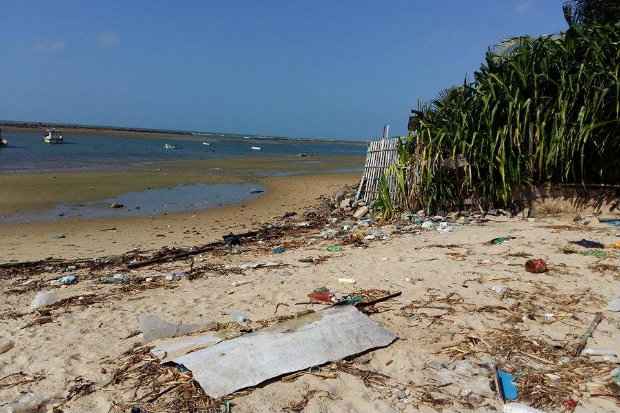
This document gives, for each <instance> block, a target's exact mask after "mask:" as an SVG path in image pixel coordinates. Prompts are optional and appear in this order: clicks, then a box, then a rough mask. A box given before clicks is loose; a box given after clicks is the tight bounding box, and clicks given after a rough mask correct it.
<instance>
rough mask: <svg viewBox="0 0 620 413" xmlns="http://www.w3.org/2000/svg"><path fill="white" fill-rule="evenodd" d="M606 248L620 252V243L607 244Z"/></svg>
mask: <svg viewBox="0 0 620 413" xmlns="http://www.w3.org/2000/svg"><path fill="white" fill-rule="evenodd" d="M619 222H620V220H619ZM607 248H611V249H615V250H620V241H616V242H614V243H613V244H609V245H608V246H607Z"/></svg>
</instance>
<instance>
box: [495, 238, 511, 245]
mask: <svg viewBox="0 0 620 413" xmlns="http://www.w3.org/2000/svg"><path fill="white" fill-rule="evenodd" d="M516 238H517V237H497V238H493V239H492V240H491V241H489V244H491V245H502V244H503V243H504V242H506V241H510V240H511V239H516Z"/></svg>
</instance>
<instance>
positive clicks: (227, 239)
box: [222, 232, 241, 247]
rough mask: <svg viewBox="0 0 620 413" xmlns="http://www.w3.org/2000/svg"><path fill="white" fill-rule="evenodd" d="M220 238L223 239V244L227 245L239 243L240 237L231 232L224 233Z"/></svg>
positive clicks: (231, 245) (237, 244)
mask: <svg viewBox="0 0 620 413" xmlns="http://www.w3.org/2000/svg"><path fill="white" fill-rule="evenodd" d="M222 238H223V239H224V244H226V245H227V246H229V247H233V246H239V245H241V237H240V236H239V235H235V234H233V233H232V232H231V233H230V234H228V235H224V236H223V237H222Z"/></svg>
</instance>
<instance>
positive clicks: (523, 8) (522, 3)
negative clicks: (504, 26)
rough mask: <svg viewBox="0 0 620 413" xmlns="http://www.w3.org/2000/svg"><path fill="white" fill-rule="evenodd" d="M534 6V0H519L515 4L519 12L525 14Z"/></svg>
mask: <svg viewBox="0 0 620 413" xmlns="http://www.w3.org/2000/svg"><path fill="white" fill-rule="evenodd" d="M531 8H532V0H519V1H517V4H516V6H515V11H516V12H517V13H519V14H525V13H527V12H528V11H530V9H531Z"/></svg>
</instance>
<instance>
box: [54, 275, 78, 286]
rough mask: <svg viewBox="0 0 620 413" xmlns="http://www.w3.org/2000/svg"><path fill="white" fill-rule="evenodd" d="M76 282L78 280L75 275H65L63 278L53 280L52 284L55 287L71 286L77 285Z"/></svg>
mask: <svg viewBox="0 0 620 413" xmlns="http://www.w3.org/2000/svg"><path fill="white" fill-rule="evenodd" d="M77 282H78V278H77V277H76V276H75V275H65V276H64V277H60V278H59V279H57V280H54V284H56V285H72V284H77Z"/></svg>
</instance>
